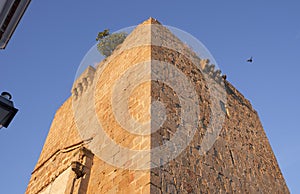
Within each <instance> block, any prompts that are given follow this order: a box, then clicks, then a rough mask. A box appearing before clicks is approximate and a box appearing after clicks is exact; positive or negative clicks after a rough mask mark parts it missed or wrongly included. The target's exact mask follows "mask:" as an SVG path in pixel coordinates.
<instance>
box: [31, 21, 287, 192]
mask: <svg viewBox="0 0 300 194" xmlns="http://www.w3.org/2000/svg"><path fill="white" fill-rule="evenodd" d="M26 193H28V194H37V193H38V194H48V193H58V194H61V193H66V194H67V193H68V194H69V193H89V194H95V193H105V194H107V193H124V194H127V193H289V190H288V188H287V186H286V183H285V180H284V178H283V176H282V174H281V171H280V169H279V166H278V164H277V161H276V158H275V156H274V154H273V152H272V149H271V147H270V144H269V142H268V139H267V137H266V134H265V132H264V130H263V127H262V125H261V123H260V120H259V117H258V114H257V112H256V111H255V110H254V109H253V108H252V106H251V104H250V102H249V101H248V100H247V99H245V98H244V96H243V95H242V94H241V93H239V92H238V91H237V90H236V89H235V88H234V87H233V86H232V85H231V84H230V83H229V82H228V81H226V78H225V77H224V76H221V72H220V71H219V70H215V66H214V65H213V64H211V63H210V62H209V60H207V59H204V58H201V57H200V56H199V55H197V53H196V52H194V51H193V49H192V48H190V47H189V46H188V45H187V44H185V43H183V42H182V41H181V40H180V39H179V38H177V37H176V36H175V35H174V34H173V33H172V32H171V31H170V30H169V29H167V28H166V27H164V26H163V25H161V24H160V23H159V22H158V21H157V20H155V19H153V18H150V19H148V20H146V21H145V22H143V23H142V24H140V25H138V26H137V27H136V28H135V29H134V30H133V31H132V32H131V33H130V34H129V35H128V36H127V38H126V39H125V41H124V42H123V43H122V44H121V45H119V46H118V47H117V48H116V49H115V50H114V52H113V53H112V55H111V56H109V57H107V58H106V59H104V60H103V61H102V62H101V63H99V64H98V65H97V66H96V67H95V68H93V67H88V68H87V69H86V70H85V71H84V72H83V73H82V74H81V75H80V76H79V77H78V78H77V80H76V81H75V83H74V85H73V88H72V95H71V96H70V97H69V98H68V99H67V100H66V101H65V102H64V104H63V105H62V106H61V107H60V108H59V109H58V111H57V112H56V115H55V117H54V119H53V122H52V125H51V128H50V130H49V133H48V136H47V139H46V141H45V144H44V147H43V150H42V152H41V154H40V157H39V160H38V162H37V164H36V166H35V169H34V170H33V172H32V175H31V179H30V181H29V184H28V187H27V190H26Z"/></svg>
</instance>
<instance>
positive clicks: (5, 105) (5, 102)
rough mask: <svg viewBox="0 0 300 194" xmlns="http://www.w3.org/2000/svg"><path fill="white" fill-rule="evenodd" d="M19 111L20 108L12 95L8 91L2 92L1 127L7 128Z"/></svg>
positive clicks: (0, 101) (0, 106) (0, 105)
mask: <svg viewBox="0 0 300 194" xmlns="http://www.w3.org/2000/svg"><path fill="white" fill-rule="evenodd" d="M17 112H18V109H16V108H15V107H14V104H13V102H12V101H11V95H10V94H9V93H8V92H2V94H1V96H0V128H2V127H5V128H7V127H8V125H9V123H10V122H11V121H12V119H13V118H14V116H15V115H16V113H17Z"/></svg>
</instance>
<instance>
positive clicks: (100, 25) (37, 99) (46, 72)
mask: <svg viewBox="0 0 300 194" xmlns="http://www.w3.org/2000/svg"><path fill="white" fill-rule="evenodd" d="M299 9H300V2H299V1H296V0H295V1H268V0H266V1H258V0H254V1H226V2H224V1H214V0H212V1H202V0H197V1H196V0H195V1H177V0H172V1H171V0H164V1H158V0H153V1H142V0H139V1H137V0H136V1H115V2H111V1H96V0H89V1H82V0H81V1H78V0H73V1H71V0H64V1H60V0H51V1H32V2H31V4H30V6H29V8H28V9H27V11H26V13H25V15H24V17H23V18H22V20H21V22H20V24H19V26H18V28H17V29H16V31H15V33H14V35H13V37H12V39H11V40H10V42H9V44H8V46H7V48H6V49H5V50H1V51H0V67H1V74H2V75H1V77H0V91H9V92H10V93H11V94H12V95H13V100H14V102H15V106H16V107H17V108H19V109H20V110H19V112H18V114H17V115H16V117H15V119H14V120H13V122H12V123H11V125H10V126H9V128H8V129H2V130H0V147H1V160H0V166H1V171H2V175H1V176H0V193H5V194H17V193H24V191H25V189H26V186H27V184H28V181H29V178H30V173H31V171H32V170H33V168H34V166H35V164H36V162H37V159H38V157H39V154H40V151H41V149H42V146H43V143H44V141H45V138H46V136H47V133H48V130H49V127H50V125H51V121H52V119H53V116H54V114H55V111H56V110H57V109H58V108H59V107H60V106H61V104H62V103H63V102H64V101H65V100H66V99H67V98H68V97H69V96H70V90H71V87H72V83H73V80H74V77H75V74H76V70H77V68H78V66H79V64H80V62H81V60H82V58H83V57H84V55H85V54H86V52H87V51H88V50H89V49H90V48H91V47H92V46H93V45H94V44H95V37H96V35H97V32H98V31H101V30H103V29H105V28H109V29H111V31H116V30H119V29H122V28H125V27H128V26H133V25H137V24H139V23H141V22H142V21H143V20H145V19H147V18H149V17H150V16H152V17H154V18H157V19H158V20H159V21H160V22H162V23H163V24H166V25H170V26H174V27H176V28H179V29H182V30H184V31H187V32H189V33H190V34H192V35H193V36H194V37H196V38H198V39H199V40H200V41H201V42H202V43H203V44H204V45H205V46H206V47H207V48H208V49H209V51H210V52H211V53H212V55H213V56H214V58H215V59H216V61H217V63H218V65H219V67H220V68H221V70H222V72H223V73H225V74H227V79H228V80H229V81H230V82H231V83H232V84H233V85H234V86H235V87H236V88H237V89H238V90H239V91H241V92H242V93H243V94H244V96H245V97H246V98H247V99H249V100H250V101H251V103H252V105H253V107H254V108H255V109H256V110H257V111H258V114H259V116H260V119H261V122H262V124H263V126H264V129H265V132H266V134H267V136H268V138H269V141H270V143H271V146H272V148H273V151H274V153H275V155H276V158H277V160H278V162H279V165H280V168H281V170H282V172H283V175H284V177H285V179H286V182H287V184H288V187H289V189H290V191H291V192H292V193H300V186H299V180H300V179H299V178H300V176H299V174H300V166H299V165H298V164H299V163H300V154H299V153H300V141H299V136H300V130H299V125H298V121H299V119H300V116H299V115H300V114H299V110H300V103H299V99H300V86H299V84H298V83H299V80H298V79H299V78H298V77H299V75H298V74H299V73H298V72H299V71H300V64H299V57H300V22H299V19H300V12H299ZM250 56H253V58H254V62H253V63H252V64H250V63H246V59H247V58H249V57H250Z"/></svg>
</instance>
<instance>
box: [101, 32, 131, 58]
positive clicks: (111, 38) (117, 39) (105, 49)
mask: <svg viewBox="0 0 300 194" xmlns="http://www.w3.org/2000/svg"><path fill="white" fill-rule="evenodd" d="M126 36H127V33H126V32H118V33H114V34H110V33H109V30H108V29H105V30H104V31H102V32H99V33H98V36H97V37H96V41H98V44H97V49H98V51H99V52H100V53H101V54H102V55H104V56H106V57H108V56H110V55H111V54H112V52H113V51H114V50H115V49H116V48H117V46H118V45H119V44H121V43H122V42H123V41H124V40H125V38H126Z"/></svg>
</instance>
